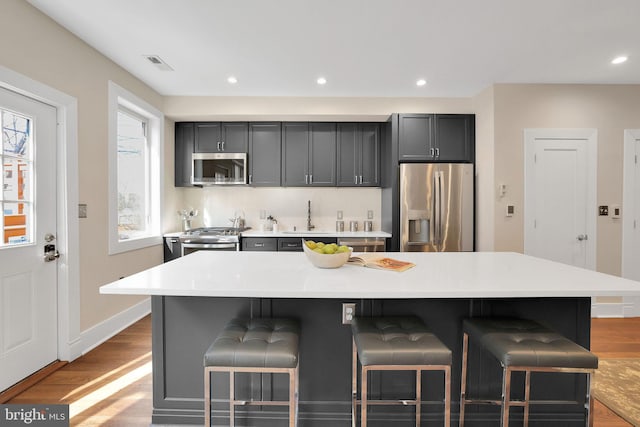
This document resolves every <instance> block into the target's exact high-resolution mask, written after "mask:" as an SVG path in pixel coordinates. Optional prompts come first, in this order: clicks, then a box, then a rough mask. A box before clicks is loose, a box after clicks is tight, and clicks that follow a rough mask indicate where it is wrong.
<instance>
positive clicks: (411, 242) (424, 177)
mask: <svg viewBox="0 0 640 427" xmlns="http://www.w3.org/2000/svg"><path fill="white" fill-rule="evenodd" d="M473 182H474V180H473V165H472V164H469V163H402V164H401V165H400V251H401V252H459V251H473V249H474V244H473V243H474V234H475V233H474V229H473V227H474V212H473V209H474V188H473V186H474V184H473Z"/></svg>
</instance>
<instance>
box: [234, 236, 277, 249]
mask: <svg viewBox="0 0 640 427" xmlns="http://www.w3.org/2000/svg"><path fill="white" fill-rule="evenodd" d="M242 250H243V251H265V252H268V251H277V250H278V239H277V238H275V237H243V238H242Z"/></svg>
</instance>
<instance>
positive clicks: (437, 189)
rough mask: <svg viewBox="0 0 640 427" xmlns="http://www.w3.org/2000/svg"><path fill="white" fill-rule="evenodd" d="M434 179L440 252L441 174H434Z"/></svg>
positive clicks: (437, 242)
mask: <svg viewBox="0 0 640 427" xmlns="http://www.w3.org/2000/svg"><path fill="white" fill-rule="evenodd" d="M433 176H434V179H435V185H434V188H433V194H434V195H435V203H434V206H435V209H436V214H435V236H434V237H435V241H434V243H435V245H436V247H437V249H438V251H439V250H440V248H439V246H440V237H441V236H440V232H441V231H442V227H441V226H440V222H441V221H442V218H441V217H440V214H441V213H442V211H441V209H440V172H436V173H434V174H433Z"/></svg>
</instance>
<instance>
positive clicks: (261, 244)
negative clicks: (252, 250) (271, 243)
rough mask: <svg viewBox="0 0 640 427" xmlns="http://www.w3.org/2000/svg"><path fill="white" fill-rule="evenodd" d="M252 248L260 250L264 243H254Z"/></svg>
mask: <svg viewBox="0 0 640 427" xmlns="http://www.w3.org/2000/svg"><path fill="white" fill-rule="evenodd" d="M253 246H255V247H256V248H262V247H264V243H256V244H254V245H253Z"/></svg>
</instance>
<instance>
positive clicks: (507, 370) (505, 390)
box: [460, 332, 594, 427]
mask: <svg viewBox="0 0 640 427" xmlns="http://www.w3.org/2000/svg"><path fill="white" fill-rule="evenodd" d="M468 353H469V335H468V334H467V333H466V332H465V333H464V338H463V342H462V378H461V384H460V427H464V412H465V407H466V405H484V404H490V405H497V406H500V407H501V410H500V426H501V427H506V426H508V425H509V410H510V408H511V407H513V406H516V407H518V406H519V407H523V408H524V426H525V427H527V426H528V425H529V407H530V406H531V405H552V404H567V403H575V402H573V401H559V400H531V399H530V398H529V396H530V393H531V373H532V372H558V373H574V374H575V373H577V374H587V394H586V396H585V401H586V403H585V410H586V413H587V418H586V422H585V425H586V427H593V399H592V398H591V375H592V374H593V372H594V369H584V368H566V367H536V366H502V399H495V400H492V399H467V396H466V391H467V363H468ZM513 372H524V373H525V384H524V399H523V400H512V399H511V374H512V373H513Z"/></svg>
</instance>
